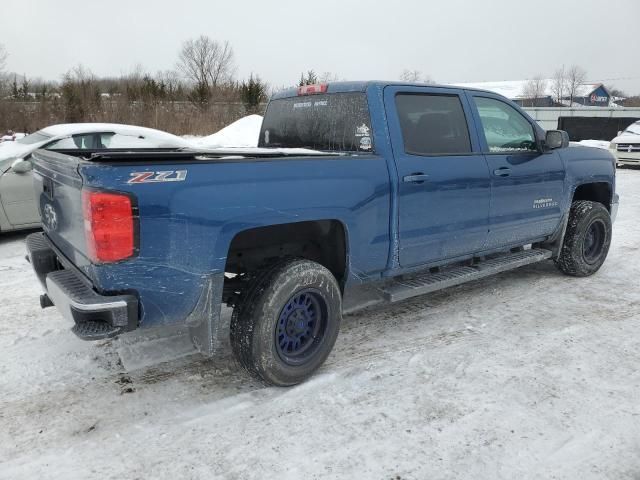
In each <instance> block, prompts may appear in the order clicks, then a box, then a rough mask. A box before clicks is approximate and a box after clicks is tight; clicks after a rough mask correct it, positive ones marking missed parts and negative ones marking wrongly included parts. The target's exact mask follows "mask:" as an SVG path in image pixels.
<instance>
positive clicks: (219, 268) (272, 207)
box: [80, 155, 390, 325]
mask: <svg viewBox="0 0 640 480" xmlns="http://www.w3.org/2000/svg"><path fill="white" fill-rule="evenodd" d="M169 170H174V171H175V170H187V177H186V179H185V181H183V182H166V183H142V184H129V183H128V181H129V179H130V178H131V174H132V173H135V172H145V171H169ZM80 173H81V175H82V177H83V183H84V184H85V185H87V186H90V187H92V188H97V189H106V190H118V191H123V192H130V193H132V194H133V195H135V196H136V198H137V201H138V208H139V215H140V235H139V238H140V250H139V253H138V256H137V257H135V258H133V259H131V260H127V261H124V262H120V263H117V264H107V265H96V266H93V267H91V271H90V275H91V277H92V279H93V281H94V283H95V284H96V285H98V286H99V288H100V289H102V290H104V291H118V292H125V291H132V290H133V291H135V292H137V293H138V295H139V297H140V302H141V305H142V318H141V323H142V324H143V325H144V324H147V325H149V324H150V323H153V324H168V323H174V322H179V321H181V320H184V319H185V317H186V316H187V315H188V314H189V313H190V312H191V311H192V310H193V308H194V306H195V304H196V302H197V300H198V297H199V295H200V294H201V292H202V290H203V288H204V286H205V284H206V281H207V279H208V278H209V276H211V275H214V274H219V273H221V272H223V271H224V268H225V263H226V257H227V252H228V249H229V245H230V243H231V241H232V240H233V238H234V237H235V235H237V234H238V233H239V232H241V231H243V230H247V229H250V228H255V227H260V226H266V225H276V224H283V223H293V222H301V221H309V220H325V219H330V220H338V221H340V222H341V223H342V224H343V226H344V227H345V231H346V234H347V242H348V243H347V245H348V266H349V279H348V282H359V281H362V280H363V279H365V278H367V277H369V276H372V275H376V274H377V273H379V272H380V271H382V270H383V269H384V268H385V265H386V263H387V258H388V245H389V204H390V198H389V181H388V173H387V164H386V161H385V159H384V158H383V157H381V156H377V155H366V156H353V157H331V158H328V157H325V158H285V159H268V160H257V161H251V160H222V161H215V162H211V161H202V162H201V163H192V164H188V165H186V164H157V163H156V164H153V165H150V164H146V165H139V166H136V165H122V164H119V165H112V166H109V165H104V164H92V163H83V164H82V165H81V167H80Z"/></svg>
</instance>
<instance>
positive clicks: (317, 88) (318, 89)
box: [298, 83, 329, 95]
mask: <svg viewBox="0 0 640 480" xmlns="http://www.w3.org/2000/svg"><path fill="white" fill-rule="evenodd" d="M328 88H329V85H328V84H326V83H321V84H318V85H303V86H301V87H298V95H313V94H315V93H327V89H328Z"/></svg>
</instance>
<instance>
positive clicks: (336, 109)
mask: <svg viewBox="0 0 640 480" xmlns="http://www.w3.org/2000/svg"><path fill="white" fill-rule="evenodd" d="M258 147H264V148H310V149H313V150H322V151H338V152H372V151H373V142H372V137H371V119H370V117H369V107H368V105H367V97H366V95H365V94H364V93H333V94H321V95H307V96H300V97H291V98H283V99H279V100H273V101H272V102H271V103H269V107H268V108H267V112H266V114H265V117H264V121H263V122H262V130H261V131H260V140H259V142H258Z"/></svg>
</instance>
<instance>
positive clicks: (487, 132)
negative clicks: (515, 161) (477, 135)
mask: <svg viewBox="0 0 640 480" xmlns="http://www.w3.org/2000/svg"><path fill="white" fill-rule="evenodd" d="M474 100H475V102H476V106H477V108H478V113H479V115H480V121H481V122H482V129H483V130H484V138H485V139H486V141H487V145H488V147H489V151H490V152H491V153H519V152H532V151H537V150H538V146H537V144H536V136H535V133H534V130H533V126H532V125H531V123H529V121H527V119H526V118H525V117H524V116H523V115H522V114H521V113H520V112H518V111H517V110H516V109H515V108H513V107H512V106H511V105H508V104H506V103H504V102H501V101H500V100H495V99H493V98H485V97H474Z"/></svg>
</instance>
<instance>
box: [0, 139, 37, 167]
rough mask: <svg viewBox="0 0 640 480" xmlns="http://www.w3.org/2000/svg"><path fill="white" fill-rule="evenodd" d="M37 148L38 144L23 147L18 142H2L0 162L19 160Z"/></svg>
mask: <svg viewBox="0 0 640 480" xmlns="http://www.w3.org/2000/svg"><path fill="white" fill-rule="evenodd" d="M39 147H40V145H39V144H32V145H24V144H22V143H18V142H2V143H0V162H1V161H3V160H9V159H11V158H20V157H22V156H24V155H27V154H28V153H31V152H33V151H34V150H36V149H38V148H39Z"/></svg>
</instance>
